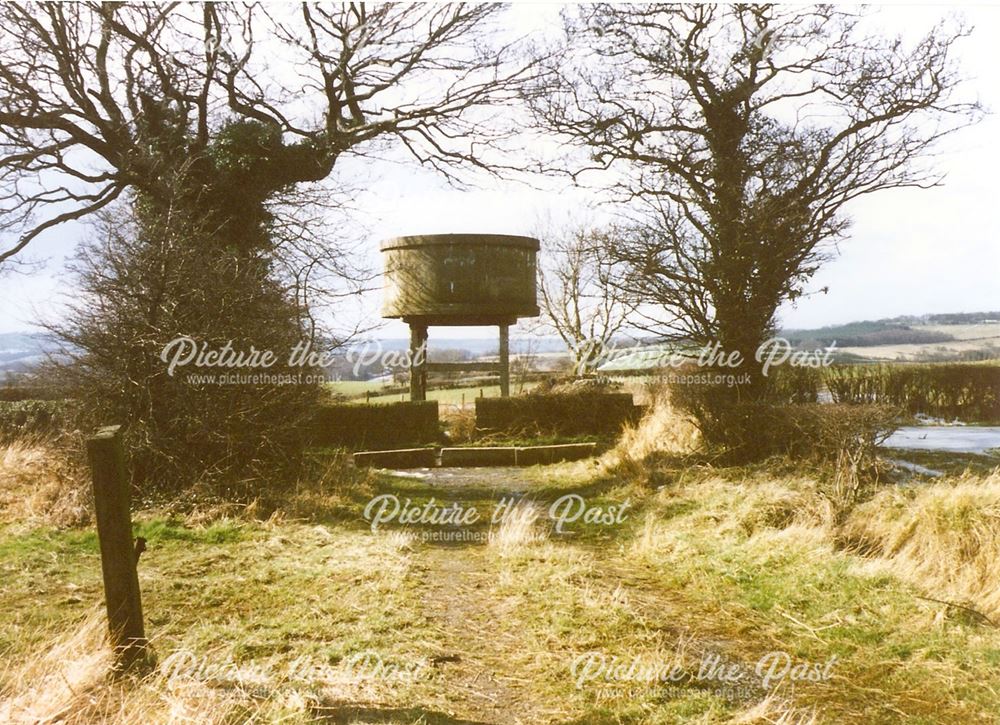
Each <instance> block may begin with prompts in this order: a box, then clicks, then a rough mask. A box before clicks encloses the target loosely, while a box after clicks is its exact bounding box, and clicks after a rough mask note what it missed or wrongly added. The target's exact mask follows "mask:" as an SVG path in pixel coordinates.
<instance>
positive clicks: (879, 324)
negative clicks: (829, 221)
mask: <svg viewBox="0 0 1000 725" xmlns="http://www.w3.org/2000/svg"><path fill="white" fill-rule="evenodd" d="M995 322H1000V312H956V313H947V314H937V315H920V316H915V315H903V316H900V317H891V318H886V319H882V320H863V321H860V322H849V323H847V324H845V325H831V326H829V327H819V328H816V329H812V330H793V329H790V330H782V332H781V336H782V337H784V338H786V339H787V340H789V341H790V342H791V343H792V344H794V345H797V346H800V347H813V346H825V345H829V344H831V343H833V342H836V343H837V346H838V347H876V346H879V345H928V344H933V343H940V342H953V341H955V340H956V339H957V338H956V337H955V336H954V335H952V334H951V333H949V332H948V331H946V330H941V329H940V326H947V325H976V324H985V323H995ZM932 326H933V328H934V329H928V328H930V327H932Z"/></svg>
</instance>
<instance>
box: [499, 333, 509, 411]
mask: <svg viewBox="0 0 1000 725" xmlns="http://www.w3.org/2000/svg"><path fill="white" fill-rule="evenodd" d="M500 397H501V398H509V397H510V326H509V325H506V324H504V325H500Z"/></svg>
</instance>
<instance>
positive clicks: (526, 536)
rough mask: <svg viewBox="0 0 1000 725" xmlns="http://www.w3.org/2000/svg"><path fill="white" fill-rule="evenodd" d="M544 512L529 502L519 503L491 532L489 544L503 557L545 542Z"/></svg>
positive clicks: (506, 513) (522, 501)
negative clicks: (542, 522)
mask: <svg viewBox="0 0 1000 725" xmlns="http://www.w3.org/2000/svg"><path fill="white" fill-rule="evenodd" d="M543 515H544V511H543V510H542V508H541V507H540V506H539V505H538V504H536V503H534V502H532V501H528V500H521V501H518V502H517V503H516V504H515V505H514V506H512V507H511V508H510V509H508V510H507V511H506V512H505V514H504V516H503V518H502V519H501V520H500V523H499V524H498V525H497V526H496V527H494V528H492V529H491V530H490V534H489V539H488V543H489V546H490V547H491V548H494V549H496V550H497V551H498V552H499V553H500V555H501V556H506V555H509V554H510V553H512V552H514V551H516V550H518V549H521V548H523V547H525V546H529V545H531V544H535V543H538V542H540V541H544V540H545V538H546V533H545V531H544V530H543V529H542V527H541V521H542V517H543Z"/></svg>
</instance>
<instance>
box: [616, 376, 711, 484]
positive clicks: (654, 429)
mask: <svg viewBox="0 0 1000 725" xmlns="http://www.w3.org/2000/svg"><path fill="white" fill-rule="evenodd" d="M700 442H701V435H700V433H699V432H698V428H697V427H696V426H695V424H694V421H693V420H691V418H690V417H688V416H686V415H684V414H683V413H682V412H680V411H679V410H677V408H675V407H674V406H673V405H672V404H671V402H670V395H669V392H668V391H667V390H666V388H663V387H660V388H656V389H653V390H651V391H650V402H649V410H648V412H647V413H646V415H644V416H643V417H642V418H641V419H640V420H639V421H638V422H637V423H636V424H635V425H626V427H625V430H624V431H623V433H622V436H621V438H620V439H619V441H618V445H617V446H615V448H614V449H612V450H611V451H609V452H608V454H607V456H606V457H605V458H606V461H605V462H606V463H607V464H608V465H610V466H612V467H617V468H619V469H620V470H621V471H622V473H624V474H626V475H628V474H629V473H633V474H636V473H639V472H641V471H643V470H644V469H645V467H646V466H645V463H646V461H648V459H649V458H650V457H655V456H656V455H658V454H668V455H687V454H690V453H693V452H694V451H696V450H697V449H698V446H699V444H700Z"/></svg>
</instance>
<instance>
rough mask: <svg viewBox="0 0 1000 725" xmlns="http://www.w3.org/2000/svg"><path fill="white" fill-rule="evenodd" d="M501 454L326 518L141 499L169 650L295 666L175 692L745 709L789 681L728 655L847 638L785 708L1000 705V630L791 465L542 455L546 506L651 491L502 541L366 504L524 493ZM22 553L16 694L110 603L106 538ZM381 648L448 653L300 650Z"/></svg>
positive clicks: (312, 701)
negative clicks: (662, 667) (905, 566)
mask: <svg viewBox="0 0 1000 725" xmlns="http://www.w3.org/2000/svg"><path fill="white" fill-rule="evenodd" d="M490 475H491V474H490V472H489V471H484V472H482V480H477V478H476V475H474V474H473V475H471V477H470V479H469V481H467V482H465V483H463V484H462V485H452V486H451V487H448V488H442V487H440V486H438V487H432V486H429V485H428V484H427V483H426V482H425V481H423V480H421V479H417V478H408V477H391V476H381V477H378V478H375V479H368V480H366V481H365V482H364V485H361V484H359V485H358V486H357V487H356V488H355V489H352V490H351V491H344V492H341V493H340V494H338V496H337V499H336V502H334V503H328V504H327V505H326V508H323V509H322V510H319V509H318V510H317V511H318V512H317V514H316V515H315V516H313V517H312V521H311V522H309V523H307V522H305V521H303V520H301V519H299V520H294V519H291V518H286V519H283V518H281V517H278V518H274V519H271V520H269V521H266V522H264V521H257V520H253V519H249V518H248V519H240V520H231V519H218V520H215V521H213V522H211V523H209V524H207V525H203V526H195V525H186V524H185V523H184V522H182V521H180V520H175V519H169V518H163V517H162V516H152V515H149V514H146V513H143V512H140V513H139V514H138V515H137V516H136V521H137V522H136V534H137V535H141V536H143V537H145V538H146V539H147V542H148V550H147V552H146V553H145V554H143V557H142V559H141V560H140V563H139V571H140V584H141V588H142V593H143V604H144V609H145V617H146V623H147V631H148V633H149V634H150V636H151V637H152V638H153V642H154V647H155V650H156V652H157V654H158V656H159V658H160V661H161V662H162V661H164V659H166V658H169V657H170V655H171V654H172V653H180V652H191V653H193V654H194V655H195V656H196V657H198V658H199V659H200V660H203V661H205V662H208V663H210V664H214V665H217V666H219V667H228V666H233V667H236V668H242V669H243V670H246V671H253V670H256V671H261V672H265V673H271V674H269V675H268V679H267V681H266V682H265V683H264V684H263V685H259V686H257V685H255V686H254V687H252V688H249V689H247V686H246V685H245V684H243V685H241V684H239V683H234V682H232V681H231V680H230V679H228V678H226V677H222V678H209V679H208V680H207V681H199V683H198V687H200V688H204V689H203V690H197V691H195V692H194V693H193V694H188V695H183V694H179V695H172V697H182V698H183V697H188V698H195V699H197V698H205V697H208V696H209V695H211V696H213V697H214V696H221V695H224V696H225V697H227V698H229V699H230V700H231V701H229V700H227V702H228V704H226V705H224V706H223V705H217V706H215V707H216V708H217V709H219V708H221V709H220V710H219V712H218V713H214V714H221V715H225V714H226V713H227V712H228V713H229V715H228V718H229V720H230V721H243V720H245V719H246V718H247V717H254V718H256V719H257V721H260V722H276V721H278V720H279V719H281V721H283V722H307V721H310V720H311V719H313V718H315V717H317V716H318V715H319V714H323V713H325V715H326V716H328V717H330V718H331V719H333V718H335V717H341V716H343V717H346V715H345V714H344V713H345V711H344V710H343V709H342V705H343V704H344V703H347V704H349V705H350V706H351V707H359V708H361V709H362V710H363V709H364V708H370V709H371V712H369V714H368V715H365V716H359V717H358V718H356V719H355V720H349V719H346V720H344V719H342V720H336V719H334V721H345V722H362V723H364V722H380V721H385V720H384V719H383V720H380V719H379V717H382V716H383V715H385V716H386V717H388V715H387V713H395V714H394V715H392V717H395V718H396V719H395V720H391V721H393V722H421V721H423V722H441V723H448V722H461V721H473V722H511V721H514V720H516V719H520V720H521V721H524V722H538V723H545V722H548V723H556V722H558V723H580V724H581V725H582V724H583V723H637V724H638V723H678V724H680V723H688V722H708V723H713V722H727V721H729V720H730V719H732V718H735V717H738V716H740V715H741V714H745V713H746V712H748V711H749V709H750V708H752V707H753V706H754V705H755V704H756V703H758V702H759V701H760V700H761V698H762V697H763V696H764V695H765V694H766V691H765V690H761V688H760V687H757V686H754V687H748V688H746V689H744V690H739V689H737V688H729V689H723V690H720V689H719V687H717V686H715V683H713V682H712V681H711V680H708V681H705V680H702V679H700V678H699V677H698V671H699V667H700V665H701V664H702V663H703V662H704V661H705V658H706V657H707V656H718V657H720V658H721V659H722V661H724V662H725V663H728V664H730V665H734V666H738V667H740V668H742V669H743V671H744V672H746V673H751V674H752V671H753V667H754V665H755V663H756V662H758V661H759V660H760V658H761V657H762V656H764V655H766V654H767V653H769V652H774V651H781V652H786V653H788V655H789V656H790V657H792V658H794V659H795V660H796V662H799V661H801V662H804V663H809V664H817V663H825V662H828V661H830V658H831V657H836V660H835V664H834V666H833V668H832V672H833V673H834V677H833V679H832V680H831V681H828V682H811V681H802V682H797V683H796V684H795V687H794V688H788V689H782V690H780V691H778V692H777V694H778V695H779V696H780V697H779V698H778V699H779V700H785V701H786V702H784V703H780V702H776V703H775V704H774V706H773V709H772V710H771V711H770V712H768V713H766V718H769V719H770V720H771V721H778V720H779V718H780V717H781V713H782V712H791V713H797V714H803V713H805V714H808V713H810V712H813V711H815V712H817V713H818V714H819V718H818V722H830V723H868V722H879V723H891V722H900V723H903V722H906V723H933V722H986V721H990V720H991V719H994V718H995V716H996V714H997V713H998V712H1000V695H998V694H997V692H996V691H995V688H994V687H992V684H991V683H992V682H993V681H994V680H995V671H996V667H997V664H998V662H1000V632H998V630H996V629H994V628H992V627H989V626H986V625H985V624H984V623H983V622H982V621H980V620H978V619H976V618H975V617H970V616H967V615H963V612H962V610H961V609H958V608H954V607H948V606H946V605H941V604H939V603H934V602H929V601H927V600H926V599H923V598H921V591H918V590H917V589H916V588H914V586H913V585H911V584H907V583H905V582H904V581H902V580H901V579H899V578H897V577H896V576H894V575H893V574H892V573H891V570H889V569H887V568H886V567H884V566H875V565H873V564H872V563H871V562H868V561H866V560H865V559H864V558H862V557H861V556H859V555H857V554H853V553H850V552H848V551H845V550H843V549H840V548H838V546H837V545H836V543H835V542H836V537H835V531H834V530H833V529H831V528H830V527H831V524H830V523H829V521H826V520H825V519H823V515H822V511H823V509H822V501H821V497H819V496H818V494H817V493H816V490H815V488H814V483H813V482H812V480H811V479H810V478H809V477H808V476H806V475H804V474H796V473H794V470H790V469H788V468H787V467H786V468H781V467H778V466H776V465H767V466H757V467H752V468H739V469H737V468H733V469H718V468H713V469H708V468H704V469H690V468H688V469H685V468H676V469H670V470H668V471H666V472H665V473H664V476H663V483H664V485H663V487H662V488H661V489H660V490H659V491H658V492H656V493H653V492H651V491H649V490H648V489H646V488H643V487H641V486H639V485H638V484H635V483H631V482H629V481H625V480H622V479H621V478H618V477H616V475H615V474H614V472H613V471H612V470H609V469H606V468H604V467H602V466H595V465H594V464H593V462H577V463H567V464H560V465H557V466H551V467H536V468H531V469H525V470H522V471H521V472H520V473H519V475H520V476H521V479H520V483H519V484H518V488H521V489H523V490H525V491H526V492H527V494H528V496H527V497H528V498H529V499H530V500H531V501H532V502H534V504H535V505H537V506H538V507H539V508H540V509H542V510H543V511H544V510H547V508H548V506H549V505H550V504H551V502H552V501H554V500H556V499H558V498H559V497H560V496H563V495H565V494H577V495H580V496H582V497H583V498H584V499H585V500H586V501H587V502H588V503H589V504H590V505H591V506H602V507H606V506H610V505H619V504H621V503H622V502H623V501H625V500H629V501H630V502H631V504H632V506H631V508H630V509H629V512H628V514H627V516H626V517H625V519H624V520H623V522H622V523H621V524H620V525H615V526H602V525H598V524H589V525H588V524H575V525H573V526H572V527H571V531H572V533H570V534H567V535H562V536H559V535H556V534H555V533H554V532H552V531H551V529H550V527H549V524H548V523H547V522H546V521H545V520H544V519H542V520H541V521H540V523H538V524H537V525H535V526H536V531H537V532H538V533H540V534H541V536H539V537H535V538H532V539H530V540H525V541H522V542H518V541H514V543H511V544H510V545H504V538H503V537H504V536H505V534H504V532H503V527H497V528H496V529H495V531H496V533H497V534H499V539H498V540H497V541H495V542H494V543H491V544H482V543H475V544H458V545H448V546H441V545H436V544H433V543H429V542H425V541H422V540H421V538H420V534H422V533H424V532H426V531H428V530H430V529H431V528H433V527H431V526H423V527H421V526H409V527H403V526H389V527H386V529H385V530H384V531H382V532H379V533H377V534H373V533H372V532H371V530H370V528H369V527H368V526H367V524H366V522H365V521H364V518H363V510H364V507H365V505H366V503H367V502H368V501H369V500H370V499H371V497H373V496H374V495H377V494H380V493H390V492H391V493H394V494H395V495H397V496H399V497H400V498H405V499H409V500H410V501H411V503H413V504H414V505H418V506H419V505H422V504H424V503H426V502H427V501H429V500H430V499H431V498H434V499H435V500H437V501H438V502H440V503H447V502H449V501H456V502H460V503H462V505H464V506H475V507H477V508H480V509H482V510H484V511H489V510H490V508H491V507H492V506H493V505H495V504H496V502H497V500H498V499H499V498H500V497H501V496H504V495H507V493H506V492H505V491H503V490H498V489H497V488H496V487H495V486H494V485H493V483H495V481H494V480H493V479H491V478H490ZM928 485H933V484H928ZM290 510H291V509H290ZM955 525H956V526H959V525H960V522H959V523H956V524H955ZM478 526H479V528H480V529H484V528H488V527H489V524H488V523H486V522H481V523H480V524H479V525H478ZM0 572H2V578H0V608H2V611H4V613H5V615H6V616H5V617H4V618H3V619H2V620H0V661H2V662H3V663H5V664H6V665H7V666H6V667H0V703H2V700H3V697H4V692H5V688H6V689H7V690H10V689H11V688H14V687H15V683H14V677H15V674H16V672H17V671H18V665H19V663H21V662H23V661H26V660H30V659H31V658H32V657H33V656H36V655H37V653H38V652H43V651H47V650H48V649H49V648H50V647H51V644H52V642H53V641H55V640H58V639H59V638H60V637H63V636H65V635H66V634H67V633H68V632H72V631H74V630H75V629H76V628H78V627H79V626H80V623H81V622H83V621H84V620H86V619H87V618H88V617H93V615H94V613H95V612H100V608H101V597H102V585H101V577H100V557H99V553H98V548H97V541H96V537H95V536H94V534H93V533H92V532H91V531H89V530H83V529H68V530H55V529H51V528H37V529H33V530H21V529H19V528H18V529H15V528H12V527H7V528H4V529H0ZM366 651H371V652H375V653H378V656H379V657H380V658H381V659H382V661H383V662H385V663H389V664H392V665H396V666H398V667H401V668H406V667H410V666H414V665H422V666H425V667H426V670H425V675H424V676H421V677H419V678H416V679H413V680H405V681H402V682H398V681H381V680H378V681H364V682H358V681H353V680H347V681H343V682H341V681H338V682H337V684H336V685H335V686H334V685H331V684H330V682H328V681H326V680H324V679H323V678H322V677H318V676H314V675H309V674H303V672H302V671H290V669H292V670H294V667H293V666H292V665H293V663H296V662H306V663H310V664H311V665H315V666H322V667H331V668H334V670H336V668H337V667H342V666H343V665H344V663H345V662H347V661H348V660H349V658H351V657H352V656H354V655H357V654H359V653H363V652H366ZM587 653H599V654H600V655H602V656H605V657H608V658H618V659H619V661H621V662H629V661H631V660H633V659H635V660H636V661H641V662H644V663H654V664H655V663H658V662H659V663H662V662H665V661H676V662H677V663H678V665H679V666H680V667H681V670H682V672H683V673H684V678H683V679H682V680H681V681H680V682H678V683H676V684H672V685H670V686H669V687H668V686H664V685H662V684H659V683H652V684H650V683H645V682H633V683H620V682H601V681H600V680H599V679H597V680H594V681H588V682H584V683H583V685H582V686H578V684H577V682H576V680H575V678H574V675H573V663H574V661H576V660H577V658H579V657H581V656H583V655H587ZM311 671H312V670H310V672H311ZM748 677H749V680H748V682H751V683H752V682H753V677H752V676H750V675H748ZM165 686H166V685H165V682H164V680H163V679H162V678H160V679H157V678H156V677H154V678H153V679H150V680H148V681H145V683H144V684H142V685H141V686H140V687H138V688H137V689H136V690H135V691H129V692H120V693H119V692H117V691H113V697H115V698H122V700H123V702H126V704H125V705H121V706H120V707H121V708H123V711H127V712H132V713H133V714H134V713H135V712H136V711H137V710H136V706H135V704H134V703H133V704H132V705H129V704H127V703H128V702H129V701H130V700H129V698H139V697H144V698H151V699H152V700H154V701H156V702H159V701H158V700H156V698H161V697H163V693H164V691H165V690H164V688H165ZM108 697H112V695H108ZM115 702H116V703H117V700H116V701H115ZM234 703H235V704H234ZM87 707H90V706H89V705H88V706H87ZM148 707H150V708H151V710H150V712H153V713H159V714H158V715H155V716H147V717H145V718H144V721H155V720H156V718H158V717H161V716H162V713H163V710H162V708H161V709H159V710H158V709H156V708H157V707H160V705H157V704H155V702H154V704H153V705H149V706H148ZM117 708H119V704H115V705H113V706H112V710H113V711H117ZM226 708H229V709H226ZM338 708H340V709H338ZM0 712H2V710H0ZM85 712H90V713H91V719H92V720H100V719H101V718H99V717H96V716H94V715H93V711H90V710H87V711H85ZM143 712H145V711H143ZM223 719H224V718H223ZM84 721H85V720H84Z"/></svg>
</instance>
